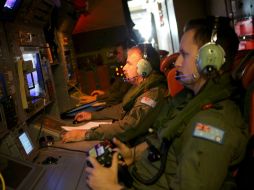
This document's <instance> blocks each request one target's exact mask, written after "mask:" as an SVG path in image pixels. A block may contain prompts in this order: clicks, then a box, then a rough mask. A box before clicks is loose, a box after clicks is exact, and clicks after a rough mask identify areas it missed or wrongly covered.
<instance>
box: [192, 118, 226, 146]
mask: <svg viewBox="0 0 254 190" xmlns="http://www.w3.org/2000/svg"><path fill="white" fill-rule="evenodd" d="M224 133H225V132H224V131H223V130H221V129H218V128H216V127H213V126H211V125H207V124H203V123H196V126H195V128H194V131H193V136H194V137H199V138H203V139H207V140H210V141H213V142H217V143H219V144H223V140H224Z"/></svg>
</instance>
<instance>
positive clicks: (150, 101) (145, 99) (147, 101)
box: [141, 96, 157, 108]
mask: <svg viewBox="0 0 254 190" xmlns="http://www.w3.org/2000/svg"><path fill="white" fill-rule="evenodd" d="M141 103H143V104H146V105H148V106H150V107H152V108H154V107H155V106H156V104H157V103H156V101H154V100H153V99H151V98H148V97H146V96H144V97H143V98H142V99H141Z"/></svg>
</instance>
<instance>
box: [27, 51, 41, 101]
mask: <svg viewBox="0 0 254 190" xmlns="http://www.w3.org/2000/svg"><path fill="white" fill-rule="evenodd" d="M23 59H24V60H25V61H31V62H32V64H33V69H34V71H33V72H29V73H27V74H26V82H27V86H28V89H29V96H30V97H31V98H32V97H33V98H36V97H40V96H43V94H45V86H44V79H43V74H42V67H41V63H40V56H39V54H38V53H36V52H33V53H24V54H23ZM27 63H29V62H27ZM25 64H26V63H25Z"/></svg>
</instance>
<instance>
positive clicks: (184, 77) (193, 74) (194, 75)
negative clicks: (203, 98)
mask: <svg viewBox="0 0 254 190" xmlns="http://www.w3.org/2000/svg"><path fill="white" fill-rule="evenodd" d="M199 77H200V75H199V73H192V74H187V75H180V74H178V73H176V76H175V79H176V80H181V79H185V80H188V79H194V80H197V79H198V78H199Z"/></svg>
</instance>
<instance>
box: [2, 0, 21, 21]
mask: <svg viewBox="0 0 254 190" xmlns="http://www.w3.org/2000/svg"><path fill="white" fill-rule="evenodd" d="M21 2H22V0H3V1H1V2H0V20H4V21H12V20H14V18H15V16H16V14H17V11H18V9H19V7H20V4H21Z"/></svg>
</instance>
